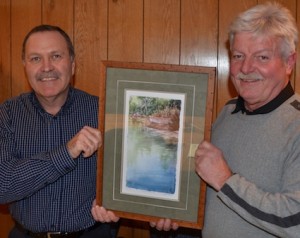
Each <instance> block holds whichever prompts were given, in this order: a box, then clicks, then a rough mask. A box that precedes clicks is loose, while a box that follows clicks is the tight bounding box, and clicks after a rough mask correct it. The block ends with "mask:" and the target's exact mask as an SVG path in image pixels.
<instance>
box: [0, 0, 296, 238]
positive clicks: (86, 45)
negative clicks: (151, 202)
mask: <svg viewBox="0 0 300 238" xmlns="http://www.w3.org/2000/svg"><path fill="white" fill-rule="evenodd" d="M261 2H265V0H0V22H1V24H0V35H1V37H0V102H3V101H4V100H5V99H7V98H9V97H12V96H15V95H18V94H20V93H21V92H24V91H28V90H30V88H29V85H28V83H27V81H26V78H25V75H24V70H23V66H22V63H21V45H22V41H23V38H24V36H25V34H26V33H27V32H28V31H29V30H30V29H31V28H32V27H34V26H35V25H38V24H41V23H44V24H55V25H59V26H60V27H61V28H63V29H64V30H65V31H66V32H67V33H68V34H69V35H70V37H71V38H72V39H73V42H74V46H75V51H76V76H75V79H74V84H75V86H76V87H78V88H80V89H83V90H85V91H87V92H89V93H91V94H95V95H99V90H98V89H99V87H100V82H99V75H100V72H99V64H100V61H101V60H117V61H128V62H146V63H148V62H150V63H161V64H180V65H199V66H211V67H216V68H217V84H216V85H217V87H216V92H215V107H214V112H215V115H217V113H218V112H219V111H220V109H221V107H222V106H223V105H224V103H225V102H226V101H227V100H228V99H229V98H231V97H233V96H235V95H236V93H235V91H234V89H233V88H232V85H231V84H230V81H229V80H228V71H229V61H228V51H227V27H228V25H229V23H230V21H231V20H232V19H233V17H234V16H235V15H236V14H237V13H238V12H241V11H243V10H245V9H246V8H248V7H251V6H253V5H255V4H257V3H261ZM279 2H281V3H282V4H283V5H285V6H287V7H288V8H289V9H290V10H291V11H292V12H293V14H294V16H295V17H296V16H299V15H300V4H298V0H280V1H279ZM297 21H298V25H299V24H300V23H299V22H300V20H298V19H297ZM299 55H300V54H299ZM299 62H300V61H299ZM299 65H300V64H299V63H298V64H297V66H296V69H295V72H294V77H293V79H292V82H293V86H294V87H295V89H296V91H298V92H300V82H299V81H296V80H294V78H296V77H297V75H298V74H299V73H300V66H299ZM0 208H1V209H0V224H1V227H0V237H6V236H7V233H8V230H9V229H10V228H11V226H12V221H11V219H10V217H9V215H8V212H7V210H6V208H5V206H4V207H0ZM120 236H121V237H128V238H129V237H139V238H141V237H148V231H147V225H144V224H142V225H141V224H138V223H133V225H132V224H131V223H130V222H128V221H126V223H125V224H124V225H123V226H122V228H121V231H120Z"/></svg>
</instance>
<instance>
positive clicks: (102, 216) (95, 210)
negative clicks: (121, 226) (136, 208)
mask: <svg viewBox="0 0 300 238" xmlns="http://www.w3.org/2000/svg"><path fill="white" fill-rule="evenodd" d="M91 212H92V216H93V218H94V220H95V221H99V222H103V223H104V222H117V221H119V219H120V218H119V217H117V216H115V214H114V213H113V212H112V211H107V210H106V209H105V208H104V207H100V206H99V205H97V204H96V199H95V200H94V201H93V207H92V210H91Z"/></svg>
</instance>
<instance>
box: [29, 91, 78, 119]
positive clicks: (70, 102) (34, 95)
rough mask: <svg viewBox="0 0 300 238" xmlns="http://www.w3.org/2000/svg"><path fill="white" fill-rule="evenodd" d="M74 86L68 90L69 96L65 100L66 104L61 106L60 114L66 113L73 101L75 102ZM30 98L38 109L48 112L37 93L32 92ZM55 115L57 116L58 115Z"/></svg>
mask: <svg viewBox="0 0 300 238" xmlns="http://www.w3.org/2000/svg"><path fill="white" fill-rule="evenodd" d="M73 95H74V88H73V87H72V86H70V87H69V91H68V97H67V100H66V102H65V104H64V105H63V106H62V107H61V109H60V111H59V112H58V113H57V115H58V114H64V113H66V112H67V110H68V109H69V108H70V106H71V104H72V102H73V98H74V96H73ZM30 100H31V101H32V104H33V105H34V106H35V107H36V108H38V110H39V111H40V112H41V113H43V114H44V113H47V112H46V111H45V110H44V108H43V107H42V106H41V104H40V102H39V100H38V98H37V96H36V94H35V92H34V91H32V92H31V94H30ZM57 115H55V116H57Z"/></svg>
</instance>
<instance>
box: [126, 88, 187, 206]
mask: <svg viewBox="0 0 300 238" xmlns="http://www.w3.org/2000/svg"><path fill="white" fill-rule="evenodd" d="M125 101H126V103H125V105H126V110H125V111H126V113H125V115H126V116H125V129H124V134H123V137H124V138H123V156H124V158H123V164H122V186H121V187H122V188H121V191H122V193H125V194H133V195H138V196H145V197H155V198H160V199H171V200H178V194H179V180H180V165H181V156H180V155H181V145H182V125H183V118H182V117H183V113H182V112H183V105H184V103H183V102H184V95H183V94H166V93H159V92H156V93H155V92H151V94H150V93H148V92H146V91H142V92H141V91H134V90H130V91H127V92H126V99H125Z"/></svg>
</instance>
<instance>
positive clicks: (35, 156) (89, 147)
mask: <svg viewBox="0 0 300 238" xmlns="http://www.w3.org/2000/svg"><path fill="white" fill-rule="evenodd" d="M22 108H23V107H22ZM11 111H12V110H11V108H10V107H9V106H8V105H6V104H4V105H1V106H0V203H8V202H12V201H16V200H20V199H22V198H24V197H28V196H30V195H31V194H33V193H35V192H36V191H38V190H40V189H41V188H43V187H45V186H47V185H48V184H50V183H52V182H54V181H56V180H57V179H59V178H60V177H61V176H63V175H65V174H67V173H69V172H70V171H72V170H73V169H74V168H75V167H76V165H77V162H76V160H74V159H73V157H74V158H75V157H76V156H78V155H79V154H81V152H83V156H89V155H90V154H91V153H93V152H94V151H95V150H96V149H97V148H98V147H99V146H100V145H101V135H100V132H98V130H96V129H90V130H92V131H93V132H92V134H93V135H92V136H90V135H89V134H90V133H89V128H88V129H87V128H84V129H83V130H81V131H79V132H78V134H77V135H75V136H74V138H73V139H72V140H70V143H68V146H69V147H70V148H69V149H68V148H67V145H66V144H62V145H60V146H54V147H53V149H50V150H48V151H46V150H44V149H42V148H48V147H49V145H48V143H47V142H48V140H47V135H46V134H45V132H40V131H39V130H38V129H37V128H36V127H35V126H34V125H30V126H28V124H26V122H24V125H23V124H22V125H19V124H20V123H23V120H22V121H21V122H20V120H18V121H17V122H18V123H19V124H17V125H16V124H15V123H14V122H12V121H13V120H16V119H15V118H13V117H14V115H11V114H12V113H11ZM21 113H23V111H21ZM24 119H25V118H24ZM27 120H28V119H27ZM40 128H42V125H41V126H40ZM94 130H95V131H94ZM23 131H25V132H26V133H25V132H23ZM27 131H31V133H27ZM35 131H38V132H37V133H35ZM39 133H40V134H39ZM20 135H21V136H20ZM23 135H24V136H23ZM27 135H28V136H27ZM95 135H96V136H95ZM23 137H24V138H23ZM40 138H41V139H40ZM44 138H45V139H44ZM74 151H75V152H74ZM79 151H80V153H79Z"/></svg>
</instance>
